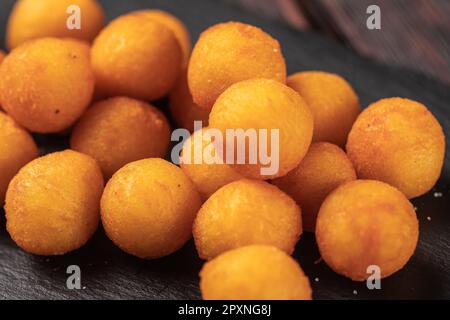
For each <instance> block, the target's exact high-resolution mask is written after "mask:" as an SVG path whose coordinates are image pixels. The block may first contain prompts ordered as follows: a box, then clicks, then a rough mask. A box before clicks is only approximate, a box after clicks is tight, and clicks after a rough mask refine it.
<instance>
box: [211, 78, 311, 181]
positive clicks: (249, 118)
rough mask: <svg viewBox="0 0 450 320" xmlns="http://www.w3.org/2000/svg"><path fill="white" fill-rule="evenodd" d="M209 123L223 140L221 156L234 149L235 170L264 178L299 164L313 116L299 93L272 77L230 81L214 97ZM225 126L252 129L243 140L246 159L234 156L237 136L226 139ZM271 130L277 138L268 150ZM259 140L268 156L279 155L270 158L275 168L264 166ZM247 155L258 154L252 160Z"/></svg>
mask: <svg viewBox="0 0 450 320" xmlns="http://www.w3.org/2000/svg"><path fill="white" fill-rule="evenodd" d="M209 125H210V127H211V128H217V129H219V130H221V131H222V133H223V135H224V137H225V138H224V140H225V144H226V150H225V151H224V158H225V159H226V158H227V157H228V158H232V155H231V156H230V155H229V154H228V152H233V153H234V156H235V161H234V164H233V168H234V169H235V170H236V171H237V172H239V173H240V174H242V175H244V176H246V177H248V178H252V179H263V180H267V179H271V178H277V177H281V176H284V175H286V174H287V173H288V172H289V171H291V170H293V169H294V168H295V167H297V166H298V164H299V163H300V161H301V160H302V159H303V157H304V156H305V154H306V152H307V151H308V148H309V146H310V144H311V138H312V133H313V116H312V114H311V111H310V110H309V108H308V106H307V105H306V103H305V102H304V101H303V99H302V98H301V97H300V96H299V94H298V93H296V92H295V91H294V90H292V89H291V88H289V87H288V86H286V85H284V84H281V83H279V82H277V81H274V80H268V79H252V80H246V81H242V82H239V83H237V84H234V85H232V86H231V87H230V88H228V89H227V90H226V91H225V92H224V93H223V94H222V95H221V96H220V97H219V99H217V101H216V103H215V104H214V107H213V109H212V111H211V114H210V115H209ZM227 129H235V130H244V131H247V130H250V131H253V132H254V131H255V130H256V134H255V135H256V137H257V138H256V140H257V141H256V142H254V143H251V142H250V141H249V140H250V139H247V141H246V149H245V151H246V154H245V164H242V163H241V164H240V163H239V162H238V161H237V160H238V158H237V156H238V152H239V150H240V148H239V140H241V141H242V140H243V139H242V137H241V138H239V137H236V136H235V137H234V138H233V137H231V138H229V139H227V134H226V131H227ZM235 132H236V133H237V131H235ZM276 134H278V136H279V143H276V142H277V141H276V140H273V141H274V143H273V145H274V149H273V150H272V136H274V137H275V135H276ZM264 136H267V143H265V142H266V141H265V140H264ZM253 140H255V139H253ZM260 145H262V146H264V147H266V149H267V151H268V152H267V154H268V155H272V156H273V158H276V157H275V156H277V155H278V158H279V159H272V160H273V161H272V165H274V164H276V162H277V164H278V168H276V167H275V166H272V167H273V168H275V169H277V170H273V172H272V170H266V169H268V168H270V165H268V164H264V162H265V161H264V159H262V158H261V156H260V153H261V151H262V150H263V149H261V148H260ZM233 146H234V148H233ZM241 153H242V152H241ZM252 156H253V157H257V161H256V162H255V161H254V163H253V164H252ZM227 163H230V162H227ZM265 170H266V171H265Z"/></svg>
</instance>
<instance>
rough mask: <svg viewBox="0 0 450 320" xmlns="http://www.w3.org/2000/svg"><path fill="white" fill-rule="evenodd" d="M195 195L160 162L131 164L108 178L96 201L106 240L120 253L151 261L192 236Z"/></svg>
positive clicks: (174, 171)
mask: <svg viewBox="0 0 450 320" xmlns="http://www.w3.org/2000/svg"><path fill="white" fill-rule="evenodd" d="M200 205H201V201H200V195H199V194H198V192H197V190H196V189H195V186H194V184H193V183H192V182H191V181H190V180H189V178H188V177H186V175H185V174H184V173H183V171H181V169H180V168H178V167H177V166H175V165H174V164H171V163H169V162H167V161H165V160H162V159H156V158H155V159H145V160H140V161H136V162H132V163H130V164H128V165H126V166H125V167H123V168H122V169H120V170H119V171H117V172H116V174H115V175H114V176H113V177H112V178H111V180H109V182H108V184H107V185H106V188H105V192H104V193H103V197H102V200H101V212H102V222H103V227H104V228H105V231H106V234H107V235H108V237H109V238H110V239H111V240H112V241H113V242H114V243H115V244H116V245H117V246H118V247H120V248H121V249H122V250H124V251H125V252H128V253H130V254H132V255H135V256H137V257H140V258H145V259H154V258H159V257H163V256H166V255H169V254H171V253H173V252H175V251H176V250H178V249H180V248H181V247H182V246H183V245H184V244H185V243H186V242H187V241H188V240H189V239H190V238H191V236H192V223H193V221H194V218H195V215H196V213H197V211H198V209H199V208H200Z"/></svg>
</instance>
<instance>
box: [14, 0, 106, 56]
mask: <svg viewBox="0 0 450 320" xmlns="http://www.w3.org/2000/svg"><path fill="white" fill-rule="evenodd" d="M72 5H76V6H78V7H79V8H80V13H81V14H80V17H79V18H80V26H81V28H80V29H78V28H73V29H69V28H68V27H67V22H68V19H69V17H70V15H73V14H74V11H73V10H71V11H69V12H68V9H69V7H70V6H72ZM103 21H104V13H103V9H102V8H101V6H100V5H99V4H98V2H97V1H95V0H19V1H17V2H16V4H15V6H14V8H13V10H12V12H11V15H10V17H9V20H8V27H7V31H6V42H7V46H8V47H9V48H10V49H14V48H16V47H17V46H19V45H21V44H22V43H24V42H26V41H28V40H32V39H38V38H44V37H57V38H66V37H70V38H76V39H80V40H84V41H87V42H91V41H92V40H94V38H95V36H96V35H97V34H98V33H99V32H100V30H101V29H102V27H103ZM69 22H72V21H71V20H69Z"/></svg>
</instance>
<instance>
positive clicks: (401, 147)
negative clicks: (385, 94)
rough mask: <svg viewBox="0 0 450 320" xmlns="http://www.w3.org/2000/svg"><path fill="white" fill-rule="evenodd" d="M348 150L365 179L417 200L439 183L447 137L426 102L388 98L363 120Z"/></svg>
mask: <svg viewBox="0 0 450 320" xmlns="http://www.w3.org/2000/svg"><path fill="white" fill-rule="evenodd" d="M347 152H348V155H349V157H350V159H351V160H352V162H353V164H354V166H355V169H356V173H357V175H358V177H359V178H361V179H375V180H380V181H384V182H386V183H389V184H390V185H392V186H394V187H396V188H398V189H399V190H400V191H402V192H403V193H404V194H405V195H406V197H408V198H409V199H412V198H415V197H418V196H420V195H423V194H425V193H427V192H428V191H429V190H431V189H432V188H433V186H434V185H435V184H436V181H437V180H438V179H439V176H440V173H441V170H442V166H443V163H444V156H445V137H444V133H443V131H442V128H441V126H440V124H439V122H438V121H437V120H436V118H435V117H434V116H433V115H432V114H431V113H430V112H429V111H428V109H427V108H426V107H425V106H424V105H423V104H421V103H418V102H415V101H412V100H408V99H401V98H390V99H383V100H380V101H378V102H376V103H374V104H372V105H371V106H369V107H368V108H367V109H366V110H364V111H363V113H362V114H361V115H360V116H359V117H358V119H357V120H356V122H355V124H354V125H353V128H352V130H351V132H350V135H349V139H348V143H347Z"/></svg>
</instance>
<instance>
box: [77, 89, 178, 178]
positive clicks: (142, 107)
mask: <svg viewBox="0 0 450 320" xmlns="http://www.w3.org/2000/svg"><path fill="white" fill-rule="evenodd" d="M169 142H170V127H169V123H168V121H167V119H166V117H165V116H164V114H163V113H162V112H161V111H159V110H158V109H156V108H155V107H153V106H151V105H149V104H148V103H145V102H142V101H139V100H135V99H131V98H125V97H116V98H111V99H108V100H104V101H101V102H98V103H96V104H94V105H93V106H92V107H90V108H89V109H88V111H87V112H86V113H85V114H84V115H83V117H82V118H81V119H80V121H79V122H78V123H77V125H76V126H75V128H74V130H73V132H72V137H71V139H70V146H71V148H72V149H73V150H76V151H79V152H82V153H85V154H87V155H90V156H91V157H93V158H94V159H96V160H97V162H98V163H99V165H100V167H101V168H102V171H103V174H104V176H105V178H107V179H109V178H110V177H111V176H112V175H113V174H114V172H116V171H117V170H119V169H120V168H122V167H123V166H124V165H125V164H127V163H130V162H133V161H136V160H141V159H144V158H153V157H164V156H165V155H166V152H167V149H168V147H169Z"/></svg>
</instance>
